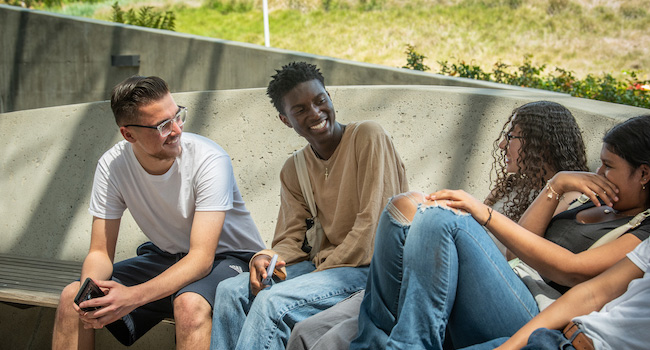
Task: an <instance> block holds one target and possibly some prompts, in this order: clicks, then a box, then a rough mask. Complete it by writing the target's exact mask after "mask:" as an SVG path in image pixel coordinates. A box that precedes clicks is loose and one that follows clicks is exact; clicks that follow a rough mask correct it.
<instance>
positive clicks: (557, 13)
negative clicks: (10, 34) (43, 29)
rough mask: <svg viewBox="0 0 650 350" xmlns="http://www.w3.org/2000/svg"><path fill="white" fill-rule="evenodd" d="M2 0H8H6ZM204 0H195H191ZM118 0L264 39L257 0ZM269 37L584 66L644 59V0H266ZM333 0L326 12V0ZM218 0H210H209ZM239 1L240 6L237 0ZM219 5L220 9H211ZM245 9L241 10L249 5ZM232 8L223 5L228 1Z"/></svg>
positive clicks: (185, 22) (391, 59)
mask: <svg viewBox="0 0 650 350" xmlns="http://www.w3.org/2000/svg"><path fill="white" fill-rule="evenodd" d="M5 1H6V0H5ZM197 1H200V0H197ZM210 1H212V6H207V5H203V4H202V3H200V2H193V3H192V2H183V3H181V2H178V0H176V1H174V0H121V1H120V5H121V6H122V8H123V9H125V10H127V9H128V8H129V6H136V7H139V6H145V5H154V6H160V8H159V10H168V9H169V10H172V11H174V13H175V15H176V31H178V32H184V33H191V34H196V35H202V36H208V37H215V38H221V39H227V40H234V41H242V42H248V43H253V44H259V45H263V43H264V36H263V23H262V9H261V4H262V1H261V0H210ZM112 3H113V2H111V1H104V2H97V3H93V4H90V5H89V4H78V3H66V4H64V6H63V7H60V8H52V9H50V10H52V11H56V12H64V13H67V14H72V15H80V16H85V17H93V18H96V19H104V20H108V19H110V17H111V12H110V5H111V4H112ZM269 3H270V6H272V8H271V13H270V32H271V36H270V42H271V46H273V47H277V48H283V49H289V50H296V51H302V52H307V53H312V54H318V55H325V56H330V57H337V58H343V59H350V60H355V61H361V62H369V63H376V64H381V65H386V66H393V67H401V66H403V65H404V64H405V63H406V55H405V53H404V50H405V47H406V45H407V44H410V45H413V46H414V47H415V48H416V50H417V51H418V52H419V53H421V54H423V55H425V56H426V57H427V59H426V60H425V61H424V63H425V64H426V65H428V66H430V67H431V68H432V71H434V72H437V71H438V69H439V65H438V64H437V61H444V60H447V61H455V60H464V61H467V62H472V63H474V64H477V65H479V66H480V67H482V68H483V69H484V70H486V71H487V70H491V69H492V66H493V65H494V63H495V62H497V61H499V60H501V61H503V62H505V63H508V64H510V65H519V64H521V63H522V61H523V57H524V56H525V55H530V56H531V57H532V62H533V63H534V64H536V65H542V64H546V65H547V66H548V67H549V68H550V69H554V68H555V67H556V66H557V67H561V68H564V69H567V70H570V71H573V72H575V74H576V76H578V77H585V76H586V75H587V74H589V73H591V74H601V73H610V74H612V75H614V76H616V77H621V76H622V72H623V71H625V70H636V71H641V72H642V74H641V78H644V79H648V78H647V76H646V73H647V72H648V70H649V67H650V31H648V30H647V23H650V14H649V13H648V10H646V9H645V8H646V5H647V0H621V1H609V2H607V3H606V4H607V5H602V4H603V3H605V2H603V1H599V0H547V1H544V0H447V1H444V0H410V1H409V0H339V1H336V0H331V1H326V0H284V1H282V0H278V1H269ZM326 3H327V4H329V11H325V10H324V4H326ZM215 4H216V5H215ZM242 5H245V6H242ZM215 8H220V9H221V10H222V12H219V11H218V10H215ZM248 8H249V9H250V10H247V9H248ZM228 9H229V10H228Z"/></svg>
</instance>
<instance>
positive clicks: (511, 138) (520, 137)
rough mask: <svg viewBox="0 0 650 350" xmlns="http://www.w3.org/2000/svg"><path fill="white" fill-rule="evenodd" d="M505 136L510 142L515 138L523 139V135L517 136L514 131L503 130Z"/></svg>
mask: <svg viewBox="0 0 650 350" xmlns="http://www.w3.org/2000/svg"><path fill="white" fill-rule="evenodd" d="M503 137H505V138H506V141H508V142H510V141H511V140H513V139H523V137H522V136H515V135H513V134H512V133H509V132H505V131H504V132H503Z"/></svg>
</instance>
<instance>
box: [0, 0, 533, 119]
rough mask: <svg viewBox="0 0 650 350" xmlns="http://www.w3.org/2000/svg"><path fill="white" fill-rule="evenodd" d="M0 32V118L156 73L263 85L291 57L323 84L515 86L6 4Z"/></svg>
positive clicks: (177, 82)
mask: <svg viewBox="0 0 650 350" xmlns="http://www.w3.org/2000/svg"><path fill="white" fill-rule="evenodd" d="M0 28H1V30H0V47H2V50H0V113H3V112H11V111H17V110H24V109H31V108H41V107H49V106H59V105H66V104H73V103H82V102H92V101H101V100H105V99H108V98H109V96H110V91H111V89H112V87H113V86H115V84H117V83H118V82H120V81H121V80H123V79H124V78H126V77H129V76H131V75H134V74H140V75H158V76H161V77H162V78H164V79H165V80H166V81H167V82H168V83H169V84H170V86H172V87H173V89H174V90H173V91H175V92H180V91H206V90H225V89H242V88H255V87H265V86H266V85H267V84H268V81H269V79H270V76H271V75H272V74H273V72H274V71H273V70H274V69H276V68H279V67H280V66H282V65H283V64H286V63H288V62H291V61H294V60H303V61H309V62H312V63H315V64H317V65H318V66H319V67H321V68H322V70H323V72H324V73H325V76H326V77H327V82H326V83H327V84H328V85H381V84H388V85H391V84H392V85H410V84H422V85H454V86H470V87H492V88H498V89H520V88H517V87H512V86H507V85H501V84H495V83H488V82H481V81H476V80H471V79H464V78H450V77H446V76H442V75H436V74H431V73H424V72H417V71H411V70H408V69H401V68H391V67H384V66H378V65H371V64H364V63H357V62H352V61H345V60H338V59H334V58H329V57H324V56H315V55H308V54H304V53H301V52H293V51H287V50H279V49H272V48H271V49H269V48H266V47H263V46H258V45H251V44H244V43H237V42H231V41H226V40H218V39H211V38H205V37H200V36H194V35H186V34H180V33H175V32H170V31H166V30H156V29H148V28H142V27H136V26H128V25H122V24H116V23H111V22H104V21H95V20H88V19H84V18H79V17H71V16H63V15H57V14H52V13H47V12H41V11H33V10H26V9H23V8H20V7H15V6H8V5H0ZM114 55H139V57H140V64H139V66H138V67H115V66H112V63H111V56H114ZM405 59H406V58H405Z"/></svg>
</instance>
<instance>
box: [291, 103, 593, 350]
mask: <svg viewBox="0 0 650 350" xmlns="http://www.w3.org/2000/svg"><path fill="white" fill-rule="evenodd" d="M492 157H493V158H494V162H493V164H492V173H493V174H496V179H495V180H494V181H492V182H493V183H494V186H493V187H492V190H491V192H490V195H489V196H488V197H487V198H486V200H485V203H486V204H487V205H490V206H492V207H493V208H494V210H497V211H499V212H501V213H503V214H504V215H506V216H508V217H509V218H511V219H512V220H514V221H517V220H519V218H520V217H521V215H522V214H523V212H524V211H525V210H526V208H527V207H528V206H529V205H530V203H532V201H533V200H534V199H535V197H536V196H537V194H538V193H539V192H540V191H541V190H542V188H543V187H544V185H545V184H546V181H547V180H548V179H550V178H551V177H552V176H553V175H554V174H555V173H556V172H557V171H562V170H578V171H585V170H587V165H586V155H585V146H584V143H583V141H582V136H581V133H580V128H579V127H578V124H577V123H576V121H575V118H574V117H573V115H572V114H571V112H570V111H569V110H568V109H566V108H565V107H564V106H562V105H560V104H558V103H556V102H549V101H536V102H530V103H527V104H525V105H522V106H520V107H517V108H515V109H514V110H513V111H512V113H511V114H510V116H509V117H508V120H507V121H506V122H505V123H504V124H503V127H502V131H501V132H500V133H499V137H498V138H497V139H496V140H495V141H494V149H493V151H492ZM493 239H494V241H495V243H496V244H497V245H498V246H499V248H500V250H501V251H502V253H503V254H505V247H504V246H503V245H502V244H501V243H500V242H499V241H498V240H496V239H495V238H493ZM362 298H363V293H358V294H356V295H354V296H352V297H351V298H349V299H347V300H345V301H343V302H342V303H339V304H338V305H336V306H334V307H332V308H330V309H328V310H326V311H324V312H321V313H319V314H316V315H315V316H312V317H310V318H309V319H308V320H305V321H303V322H301V323H298V324H297V325H296V326H295V327H294V329H293V331H292V333H291V338H290V339H289V343H288V344H287V350H301V349H312V350H322V349H339V348H345V347H347V346H348V345H349V343H350V342H351V341H352V339H353V338H354V337H355V336H356V330H357V325H356V319H357V316H358V314H359V311H358V309H359V304H360V303H361V299H362Z"/></svg>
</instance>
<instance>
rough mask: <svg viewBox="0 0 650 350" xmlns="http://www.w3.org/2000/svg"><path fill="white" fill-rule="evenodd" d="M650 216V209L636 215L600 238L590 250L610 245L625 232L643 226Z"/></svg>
mask: <svg viewBox="0 0 650 350" xmlns="http://www.w3.org/2000/svg"><path fill="white" fill-rule="evenodd" d="M648 216H650V209H647V210H646V211H643V212H640V213H638V214H636V216H634V217H633V218H632V220H630V221H629V222H627V223H625V224H623V225H621V226H619V227H617V228H615V229H613V230H611V231H609V232H607V233H606V234H605V235H604V236H602V237H600V238H599V239H598V240H597V241H596V242H594V244H592V245H591V247H589V249H594V248H598V247H600V246H601V245H603V244H606V243H609V242H611V241H613V240H615V239H617V238H618V237H621V236H622V235H623V234H625V232H627V231H629V230H631V229H633V228H635V227H637V226H639V225H641V223H642V222H643V220H645V219H646V218H647V217H648Z"/></svg>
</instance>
